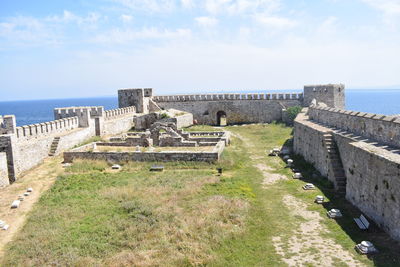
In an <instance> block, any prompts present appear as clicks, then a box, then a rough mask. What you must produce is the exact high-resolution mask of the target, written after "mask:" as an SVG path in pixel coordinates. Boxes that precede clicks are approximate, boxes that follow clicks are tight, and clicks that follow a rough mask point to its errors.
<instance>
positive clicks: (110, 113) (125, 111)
mask: <svg viewBox="0 0 400 267" xmlns="http://www.w3.org/2000/svg"><path fill="white" fill-rule="evenodd" d="M134 113H136V109H135V107H133V106H132V107H126V108H117V109H111V110H106V111H105V112H104V114H105V117H104V119H105V120H112V119H115V118H120V117H124V116H127V115H131V114H134Z"/></svg>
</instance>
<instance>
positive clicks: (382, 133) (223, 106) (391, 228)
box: [0, 84, 400, 240]
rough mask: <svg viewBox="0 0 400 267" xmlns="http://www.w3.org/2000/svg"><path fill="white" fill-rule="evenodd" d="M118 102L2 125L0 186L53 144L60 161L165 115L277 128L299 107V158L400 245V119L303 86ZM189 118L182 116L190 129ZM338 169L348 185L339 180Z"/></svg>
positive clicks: (129, 93) (339, 92) (124, 95)
mask: <svg viewBox="0 0 400 267" xmlns="http://www.w3.org/2000/svg"><path fill="white" fill-rule="evenodd" d="M118 100H119V109H114V110H108V111H105V110H104V108H103V107H72V108H60V109H55V111H54V118H55V120H54V121H51V122H46V123H39V124H34V125H27V126H22V127H16V126H15V117H14V116H3V117H0V185H5V184H8V183H10V182H13V181H15V179H16V178H17V177H18V176H20V175H21V173H23V172H24V171H26V170H28V169H30V168H32V167H33V166H35V165H37V164H39V163H40V162H41V161H42V160H43V159H45V158H46V157H47V156H48V154H49V151H50V150H51V149H52V147H53V146H54V144H55V142H56V143H57V151H56V154H57V153H60V152H61V151H63V150H67V149H70V148H72V147H74V146H75V145H77V144H79V143H81V142H83V141H85V140H87V139H88V138H90V137H93V136H104V135H114V134H118V133H121V132H124V131H127V130H129V129H130V128H132V127H133V126H135V123H139V124H140V125H147V121H153V120H154V118H156V117H157V116H158V115H155V114H156V112H157V111H160V110H161V109H171V108H173V109H176V110H182V111H185V112H188V114H190V113H191V114H193V119H194V120H197V121H198V123H200V124H210V125H217V124H219V119H220V116H224V117H225V118H226V119H227V123H228V124H239V123H259V122H271V121H274V120H276V121H279V120H282V118H284V117H285V116H284V114H285V110H286V108H288V107H291V106H298V105H300V106H303V107H308V109H307V112H304V113H301V114H299V115H298V116H297V118H296V120H295V123H294V152H295V153H297V154H300V155H302V156H303V157H304V158H305V159H306V160H307V161H309V162H311V163H313V164H314V166H315V167H316V168H317V169H318V170H319V171H320V172H321V174H323V175H324V176H326V177H328V179H329V180H331V181H332V182H333V183H334V185H335V187H336V188H338V189H339V188H340V187H342V188H343V187H344V188H345V196H346V198H347V199H348V200H349V201H350V202H351V203H353V204H354V205H355V206H357V207H358V208H359V209H360V210H361V211H362V212H363V213H364V214H365V215H367V216H368V217H369V218H370V219H372V220H374V221H375V222H376V223H377V224H378V225H380V226H381V227H382V228H383V229H385V230H386V231H387V232H388V233H389V234H390V235H391V236H392V237H393V238H395V239H397V240H400V225H399V223H398V222H399V221H400V209H399V206H400V205H399V202H400V154H399V153H400V118H399V117H396V116H384V115H377V114H369V113H363V112H354V111H346V110H345V90H344V85H342V84H338V85H335V84H328V85H310V86H305V87H304V91H303V94H298V93H296V94H197V95H176V96H173V95H170V96H153V92H152V89H150V88H146V89H124V90H119V91H118ZM191 114H190V115H182V118H184V119H182V122H183V123H184V124H185V125H186V124H187V123H188V120H192V117H191V116H192V115H191ZM136 126H137V125H136ZM327 138H331V139H327ZM57 140H58V141H57ZM331 142H333V143H334V144H330V143H331ZM336 150H337V151H336ZM335 151H336V152H335ZM332 153H333V154H335V155H336V156H337V158H336V160H335V157H332ZM335 155H334V156H335ZM338 159H339V160H338ZM338 168H342V171H343V173H344V178H341V177H339V178H341V179H339V178H338V177H337V173H336V172H335V170H337V169H338ZM7 176H8V177H7ZM343 179H344V181H343Z"/></svg>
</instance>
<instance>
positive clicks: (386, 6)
mask: <svg viewBox="0 0 400 267" xmlns="http://www.w3.org/2000/svg"><path fill="white" fill-rule="evenodd" d="M361 1H363V2H364V3H366V4H368V5H370V6H371V7H373V8H376V9H378V10H381V11H382V12H384V13H385V14H388V15H400V0H361Z"/></svg>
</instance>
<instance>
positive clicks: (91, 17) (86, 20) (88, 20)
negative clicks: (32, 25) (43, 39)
mask: <svg viewBox="0 0 400 267" xmlns="http://www.w3.org/2000/svg"><path fill="white" fill-rule="evenodd" d="M100 18H101V16H100V15H99V14H97V13H94V12H90V13H89V14H88V15H87V16H85V17H81V16H78V15H75V14H74V13H72V12H70V11H68V10H64V12H63V14H62V16H59V15H53V16H49V17H47V18H46V19H45V21H49V22H57V23H71V22H73V23H77V24H79V25H84V24H87V25H93V24H95V23H97V22H98V21H99V19H100Z"/></svg>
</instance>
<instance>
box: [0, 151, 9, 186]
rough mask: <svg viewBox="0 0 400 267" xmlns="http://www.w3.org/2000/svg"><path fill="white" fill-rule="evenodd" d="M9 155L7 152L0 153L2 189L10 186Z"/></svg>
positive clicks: (0, 182) (0, 184) (0, 181)
mask: <svg viewBox="0 0 400 267" xmlns="http://www.w3.org/2000/svg"><path fill="white" fill-rule="evenodd" d="M9 184H10V181H9V179H8V169H7V155H6V153H5V152H0V187H3V186H6V185H9Z"/></svg>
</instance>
